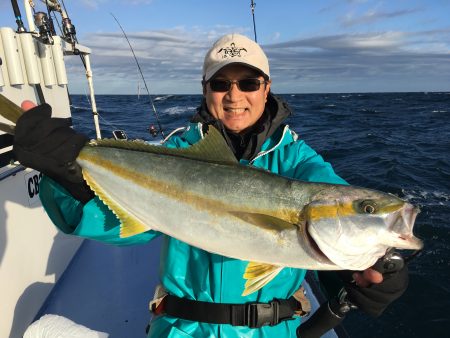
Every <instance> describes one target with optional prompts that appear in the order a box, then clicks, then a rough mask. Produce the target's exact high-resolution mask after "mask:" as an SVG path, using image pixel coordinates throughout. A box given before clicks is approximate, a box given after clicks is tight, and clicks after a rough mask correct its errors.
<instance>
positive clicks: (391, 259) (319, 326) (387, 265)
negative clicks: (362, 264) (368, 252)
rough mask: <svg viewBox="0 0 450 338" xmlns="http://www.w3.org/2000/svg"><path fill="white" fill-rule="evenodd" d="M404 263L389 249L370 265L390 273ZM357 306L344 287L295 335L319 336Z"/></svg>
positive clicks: (399, 256) (310, 337)
mask: <svg viewBox="0 0 450 338" xmlns="http://www.w3.org/2000/svg"><path fill="white" fill-rule="evenodd" d="M406 261H407V260H406ZM405 264H406V262H405V259H404V258H403V257H402V255H401V254H400V253H398V252H396V251H395V250H394V249H390V250H388V251H387V252H386V254H385V255H384V256H383V257H381V258H380V259H379V260H378V261H377V262H376V263H375V264H374V265H373V266H372V269H374V270H376V271H378V272H380V273H381V274H390V273H395V272H398V271H400V270H402V269H403V268H404V266H405ZM357 308H358V307H357V306H356V305H354V304H353V303H352V302H351V301H350V300H349V299H348V294H347V291H346V290H345V288H342V289H341V290H340V291H339V293H338V295H337V297H334V298H333V299H331V300H329V301H328V302H326V303H324V304H322V305H321V306H320V307H319V309H318V310H317V311H316V312H315V313H314V314H313V315H312V316H311V318H309V319H308V320H307V321H306V322H305V323H304V324H302V325H300V326H299V327H298V329H297V337H301V338H319V337H321V336H322V335H323V334H325V332H327V331H329V330H331V329H333V328H335V327H336V326H338V325H339V324H341V323H342V321H343V320H344V319H345V317H346V315H347V314H348V313H349V312H350V311H351V310H354V309H357Z"/></svg>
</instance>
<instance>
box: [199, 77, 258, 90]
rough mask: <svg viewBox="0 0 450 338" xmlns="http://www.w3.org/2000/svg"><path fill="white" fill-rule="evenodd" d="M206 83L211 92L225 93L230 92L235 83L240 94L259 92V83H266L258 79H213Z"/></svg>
mask: <svg viewBox="0 0 450 338" xmlns="http://www.w3.org/2000/svg"><path fill="white" fill-rule="evenodd" d="M207 82H209V86H210V87H211V90H212V91H213V92H227V91H229V90H230V88H231V85H232V84H233V83H236V85H237V86H238V88H239V90H240V91H242V92H254V91H256V90H259V87H260V86H261V83H266V82H267V81H265V80H260V79H242V80H236V81H231V80H222V79H213V80H209V81H207Z"/></svg>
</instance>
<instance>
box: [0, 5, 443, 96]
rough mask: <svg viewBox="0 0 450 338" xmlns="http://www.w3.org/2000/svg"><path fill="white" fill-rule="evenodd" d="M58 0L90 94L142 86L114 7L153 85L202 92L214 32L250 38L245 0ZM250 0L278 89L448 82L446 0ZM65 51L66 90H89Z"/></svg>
mask: <svg viewBox="0 0 450 338" xmlns="http://www.w3.org/2000/svg"><path fill="white" fill-rule="evenodd" d="M64 2H65V5H66V9H67V11H68V14H69V16H70V17H71V19H72V22H73V24H74V25H75V27H76V30H77V37H78V40H79V42H80V43H81V44H83V45H85V46H87V47H89V48H91V49H92V55H91V63H92V67H93V76H94V84H95V85H94V87H95V91H96V93H97V94H137V92H138V87H141V88H143V82H142V81H141V80H140V75H139V73H138V69H137V66H136V63H135V61H134V59H133V56H132V53H131V50H130V48H129V46H128V44H127V42H126V40H125V38H124V35H123V33H122V32H121V31H120V28H119V26H118V24H117V23H116V21H115V20H114V18H113V17H112V16H111V13H112V14H114V15H115V16H116V17H117V19H118V20H119V22H120V24H121V25H122V26H123V28H124V30H125V32H126V34H127V36H128V38H129V39H130V42H131V44H132V46H133V49H134V51H135V53H136V56H137V59H138V61H139V64H140V66H141V69H142V71H143V74H144V77H145V81H146V83H147V86H148V89H149V91H150V94H201V84H200V81H201V72H202V64H203V57H204V55H205V53H206V52H207V50H208V49H209V47H210V46H211V45H212V44H213V42H214V41H215V40H217V39H218V38H219V37H220V36H222V35H224V34H227V33H232V32H237V33H241V34H244V35H247V36H248V37H250V38H254V33H253V21H252V14H251V8H250V1H247V0H227V1H214V0H170V1H169V0H132V1H125V0H108V1H107V0H77V1H70V0H65V1H64ZM19 3H22V1H19ZM35 3H36V5H37V6H38V7H39V9H40V10H43V7H42V3H41V2H39V1H38V0H35ZM255 3H256V6H255V19H256V31H257V40H258V43H260V44H261V46H262V48H263V49H264V51H265V52H266V54H267V56H268V58H269V63H270V72H271V76H272V81H273V82H272V90H273V92H275V93H324V92H327V93H329V92H333V93H335V92H338V93H342V92H408V91H428V92H431V91H450V20H449V17H450V0H389V1H387V0H386V1H369V0H367V1H366V0H315V1H312V0H310V1H307V0H303V1H301V0H278V1H274V0H257V1H255ZM22 15H23V16H24V11H23V10H22ZM8 25H9V26H14V25H15V21H14V17H13V12H12V10H11V8H10V2H9V1H0V26H8ZM66 61H67V71H68V73H69V74H68V75H69V81H70V91H71V93H78V94H84V93H86V92H87V85H86V80H85V77H84V70H83V68H82V66H81V63H80V60H79V58H76V57H75V58H74V57H70V58H69V57H68V58H66ZM141 93H142V91H141Z"/></svg>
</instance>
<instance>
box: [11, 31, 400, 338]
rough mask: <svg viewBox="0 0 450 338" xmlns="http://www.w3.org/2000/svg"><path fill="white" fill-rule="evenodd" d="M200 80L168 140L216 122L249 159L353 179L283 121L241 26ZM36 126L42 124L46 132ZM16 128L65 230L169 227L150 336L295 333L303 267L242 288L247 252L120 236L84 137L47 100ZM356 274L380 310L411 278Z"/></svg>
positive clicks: (283, 169) (103, 232)
mask: <svg viewBox="0 0 450 338" xmlns="http://www.w3.org/2000/svg"><path fill="white" fill-rule="evenodd" d="M202 86H203V96H204V97H203V100H202V102H201V105H200V107H199V108H198V111H197V113H196V114H195V116H194V117H193V118H192V120H191V123H189V125H188V127H187V128H185V130H184V131H183V132H182V133H181V134H173V135H171V136H170V137H169V139H168V140H166V142H165V144H164V145H165V146H167V147H172V148H186V147H189V146H191V145H193V144H195V143H196V142H198V141H199V140H201V139H202V138H203V137H204V134H205V132H206V131H207V130H208V129H209V127H210V126H214V127H216V128H217V129H218V130H219V131H220V132H221V134H222V136H223V137H224V139H225V140H226V141H227V144H228V145H229V147H230V148H231V150H232V151H233V153H234V155H235V156H236V158H237V159H238V160H239V161H240V163H241V164H242V165H252V166H254V167H258V168H262V169H265V170H268V171H271V172H273V173H276V174H280V175H283V176H286V177H291V178H295V179H299V180H303V181H311V182H327V183H338V184H345V183H346V182H345V181H344V180H343V179H342V178H340V177H339V176H337V175H336V174H335V173H334V171H333V169H332V167H331V165H330V164H329V163H327V162H325V161H324V160H323V159H322V157H321V156H320V155H318V154H317V153H316V152H315V151H314V150H313V149H311V148H310V147H309V146H308V145H306V144H305V142H304V141H302V140H300V139H298V136H297V134H296V133H295V132H293V131H292V130H290V129H289V127H288V126H287V125H286V124H285V123H284V122H285V120H286V119H287V118H288V117H289V115H290V114H291V111H290V109H289V108H288V106H287V104H286V103H284V102H283V101H282V100H281V99H280V98H278V97H276V96H275V95H273V94H272V93H271V92H270V86H271V79H270V71H269V62H268V59H267V57H266V55H265V53H264V52H263V50H262V49H261V47H260V46H259V45H258V44H256V43H255V42H253V41H252V40H250V39H249V38H247V37H245V36H243V35H239V34H229V35H225V36H223V37H222V38H221V39H219V40H218V41H217V42H216V43H215V44H214V45H213V46H212V48H211V49H210V50H209V51H208V53H207V54H206V57H205V61H204V66H203V80H202ZM29 108H31V106H29V105H28V106H27V105H25V106H24V109H29ZM36 126H45V128H46V129H45V131H46V132H45V133H42V132H40V130H41V129H40V128H37V127H36ZM16 131H17V132H16V137H15V143H14V151H15V153H16V155H17V158H18V159H19V161H21V162H22V163H25V164H26V165H28V166H29V167H31V168H37V169H39V170H41V172H42V173H43V174H44V178H43V179H42V181H41V185H40V198H41V201H42V204H43V205H44V207H45V209H46V211H47V213H48V214H49V216H50V218H51V219H52V221H53V222H54V223H55V225H56V226H57V227H58V228H59V229H60V230H61V231H63V232H65V233H69V234H74V235H77V236H81V237H85V238H90V239H95V240H99V241H102V242H105V243H110V244H116V245H131V244H139V243H147V242H149V241H151V240H152V239H154V238H155V237H157V236H164V245H163V249H162V252H161V267H160V269H159V272H160V280H161V287H160V288H159V291H158V292H157V297H156V299H155V300H154V301H153V302H152V310H153V312H154V317H153V319H152V321H151V323H150V328H149V332H148V337H201V338H203V337H227V338H234V337H235V338H238V337H252V338H263V337H296V336H297V328H298V327H299V325H300V323H301V318H300V316H299V314H304V313H305V309H304V308H303V309H302V305H301V304H302V303H301V302H299V301H298V300H299V299H302V297H299V295H300V296H302V291H301V289H300V287H301V283H302V282H303V279H304V276H305V273H306V271H305V270H302V269H294V268H284V269H283V270H282V271H281V272H280V273H279V274H278V275H277V276H276V277H275V278H273V280H271V281H270V282H268V283H267V284H266V285H264V286H263V287H262V288H261V289H260V290H258V291H257V292H254V293H251V294H246V295H243V294H242V290H243V287H244V284H245V279H244V278H243V274H244V271H245V270H246V267H247V265H248V262H244V261H240V260H237V259H232V258H228V257H224V256H220V255H217V254H212V253H210V252H207V251H204V250H201V249H199V248H197V247H193V246H191V245H189V244H187V243H184V242H182V241H180V240H177V239H176V238H174V237H170V236H167V235H163V234H161V233H159V232H156V231H152V230H150V231H147V232H144V233H141V234H138V235H135V236H131V237H126V238H121V237H120V222H119V221H118V220H117V218H116V217H115V216H114V214H113V213H112V212H111V211H110V210H109V209H108V207H106V206H105V205H104V204H103V202H102V201H101V200H100V199H99V198H98V197H96V196H94V194H93V193H92V192H91V191H90V188H89V187H88V186H87V185H86V183H85V182H84V181H83V179H82V178H81V175H80V168H79V167H77V166H76V164H75V159H76V158H77V156H78V154H79V152H80V150H81V148H82V147H83V146H84V144H85V142H86V140H87V138H86V137H84V136H83V135H81V134H79V133H76V132H75V131H73V130H72V129H71V128H70V127H69V126H67V125H62V124H61V122H60V121H58V119H53V118H51V108H50V106H48V105H41V106H38V107H35V108H32V109H31V110H30V111H29V112H27V113H25V114H24V115H23V116H22V117H21V119H20V120H19V121H18V123H17V127H16ZM30 149H32V151H31V150H30ZM198 175H202V173H201V172H199V173H198ZM50 178H51V179H50ZM224 184H226V182H224ZM229 188H230V189H232V188H233V187H229ZM153 269H154V268H153ZM353 279H354V282H353V283H351V286H349V287H351V290H349V295H350V296H353V299H350V300H351V301H352V302H354V303H355V304H356V305H357V306H359V307H360V308H361V309H363V310H364V311H366V312H367V313H369V314H372V315H379V314H380V313H381V312H382V311H383V310H384V309H385V308H386V307H387V306H388V305H389V304H390V303H391V302H392V301H393V300H394V299H396V298H397V297H398V296H399V295H400V294H401V293H402V292H403V291H404V290H405V288H406V284H407V274H406V273H405V272H403V274H398V275H395V276H394V275H392V276H390V277H389V281H390V282H389V283H385V280H383V276H382V275H381V274H379V273H378V272H376V271H374V270H371V269H368V270H366V271H364V272H363V273H360V272H354V273H353ZM386 280H387V278H386ZM392 281H394V283H392ZM262 282H264V281H262ZM348 285H350V284H348ZM366 289H367V290H369V292H363V291H362V290H366ZM350 291H351V292H350Z"/></svg>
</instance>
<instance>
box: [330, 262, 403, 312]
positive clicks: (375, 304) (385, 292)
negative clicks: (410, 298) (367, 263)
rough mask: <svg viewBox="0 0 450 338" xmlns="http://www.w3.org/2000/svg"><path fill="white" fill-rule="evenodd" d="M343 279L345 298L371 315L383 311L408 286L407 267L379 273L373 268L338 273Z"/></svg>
mask: <svg viewBox="0 0 450 338" xmlns="http://www.w3.org/2000/svg"><path fill="white" fill-rule="evenodd" d="M339 275H340V276H341V278H342V279H343V280H344V283H345V284H344V288H345V290H346V291H347V299H348V300H349V301H350V302H351V303H352V304H354V305H356V306H357V307H358V308H359V309H361V310H362V311H363V312H365V313H367V314H369V315H370V316H372V317H378V316H380V315H381V314H382V313H383V311H384V310H385V309H386V308H387V307H388V306H389V304H391V303H392V302H393V301H395V300H396V299H397V298H399V297H400V296H401V295H402V294H403V293H404V292H405V291H406V288H407V287H408V281H409V278H408V268H407V266H406V265H405V266H404V267H403V268H402V269H401V270H400V271H396V272H390V273H385V274H381V273H380V272H378V271H376V270H374V269H370V268H369V269H367V270H364V271H363V272H353V273H352V274H351V277H350V276H349V274H348V272H344V271H342V272H341V273H339Z"/></svg>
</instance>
